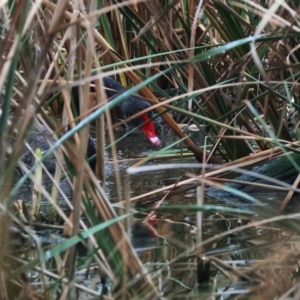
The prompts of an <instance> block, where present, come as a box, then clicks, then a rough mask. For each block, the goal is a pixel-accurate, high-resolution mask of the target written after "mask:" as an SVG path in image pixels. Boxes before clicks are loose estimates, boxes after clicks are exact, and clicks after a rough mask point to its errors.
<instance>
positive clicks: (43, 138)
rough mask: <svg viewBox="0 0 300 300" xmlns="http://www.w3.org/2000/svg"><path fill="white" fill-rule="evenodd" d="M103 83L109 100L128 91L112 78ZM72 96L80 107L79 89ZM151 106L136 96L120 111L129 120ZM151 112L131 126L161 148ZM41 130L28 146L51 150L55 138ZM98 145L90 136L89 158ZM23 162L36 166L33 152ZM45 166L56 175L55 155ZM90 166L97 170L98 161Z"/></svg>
mask: <svg viewBox="0 0 300 300" xmlns="http://www.w3.org/2000/svg"><path fill="white" fill-rule="evenodd" d="M103 83H104V87H105V92H106V95H107V98H108V99H109V100H112V99H114V98H115V97H117V96H118V95H119V94H121V93H123V92H125V91H127V89H126V88H125V87H124V86H122V85H121V84H120V83H119V82H117V81H115V80H114V79H112V78H110V77H104V78H103ZM72 96H73V100H74V102H75V105H76V106H79V92H78V88H77V87H75V88H73V89H72ZM150 106H151V105H150V104H149V103H148V102H147V101H145V100H143V99H141V98H140V97H139V96H138V95H136V94H134V95H131V96H129V97H128V98H126V99H124V100H123V101H122V102H121V104H120V105H119V109H120V111H121V113H122V116H121V117H124V118H128V117H131V116H133V115H134V114H136V113H138V112H140V111H142V110H144V109H147V108H149V107H150ZM150 118H151V112H148V113H144V114H142V115H141V116H138V117H137V118H135V119H133V120H132V121H131V122H130V124H131V125H133V126H141V130H142V131H143V132H144V134H145V135H146V137H147V138H148V140H149V141H150V142H151V143H152V144H153V145H155V146H159V145H160V143H161V141H160V139H159V138H158V137H157V134H156V131H155V125H154V121H153V120H151V119H150ZM40 128H41V130H40V131H38V130H37V129H35V128H33V129H32V130H31V131H30V133H29V136H28V140H27V142H28V144H29V145H30V146H31V148H32V149H33V150H34V149H36V148H40V150H41V151H47V150H48V149H49V143H48V142H49V141H50V142H51V143H53V142H54V138H53V136H52V133H50V132H49V131H48V130H47V129H46V128H45V127H44V126H42V125H40ZM96 151H97V150H96V143H95V141H94V139H93V138H92V137H91V136H89V138H88V145H87V158H90V157H91V156H93V155H95V154H96ZM22 160H23V162H24V163H25V164H27V165H28V166H32V165H33V164H34V156H33V155H32V154H31V152H30V151H29V150H28V149H27V148H26V149H25V151H24V153H23V158H22ZM44 165H45V166H46V168H47V169H48V170H49V172H51V173H54V171H55V168H56V158H55V156H54V155H52V156H50V157H49V158H48V159H47V160H46V161H45V162H44ZM90 166H91V168H92V169H93V170H95V168H96V161H95V160H92V161H90Z"/></svg>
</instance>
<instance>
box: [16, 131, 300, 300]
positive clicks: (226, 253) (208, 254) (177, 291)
mask: <svg viewBox="0 0 300 300" xmlns="http://www.w3.org/2000/svg"><path fill="white" fill-rule="evenodd" d="M116 138H117V137H116ZM176 139H177V138H176V137H175V136H174V135H173V134H171V133H169V132H166V133H165V134H164V138H163V139H162V147H164V146H167V145H170V144H171V143H173V142H174V141H175V140H176ZM199 140H200V142H199V143H201V137H200V139H199ZM176 147H177V148H178V149H180V146H176ZM155 151H157V149H154V148H153V146H152V145H151V144H149V143H148V142H147V141H146V139H145V138H144V136H143V134H142V133H141V132H135V133H133V134H131V135H129V136H128V137H126V138H125V139H123V140H122V141H120V142H119V143H118V145H117V161H118V164H117V167H116V166H115V165H114V164H113V157H112V155H111V151H109V150H108V151H107V152H106V159H107V166H106V194H107V195H108V198H109V199H110V201H111V202H112V203H118V202H119V201H120V200H123V199H124V198H122V199H119V198H118V192H117V191H118V189H120V190H121V197H124V184H125V181H126V180H127V181H129V182H130V197H131V198H133V197H136V196H140V195H142V194H144V193H147V192H150V191H153V190H156V189H158V188H161V187H163V186H166V185H169V184H171V183H176V182H177V180H178V179H180V178H182V176H185V175H186V171H187V170H186V169H180V168H176V169H172V170H166V169H162V170H159V171H151V172H145V173H139V174H137V175H130V176H129V175H128V174H127V173H126V170H127V169H128V168H130V167H132V165H134V164H135V163H136V162H137V161H138V159H141V158H144V157H146V156H148V155H149V154H151V153H154V152H155ZM133 159H134V160H133ZM135 159H137V160H135ZM171 162H172V163H175V162H176V163H195V159H194V158H193V157H191V158H184V159H183V158H177V159H176V160H174V159H173V160H172V161H165V160H153V161H151V162H148V163H147V164H146V166H151V165H158V164H160V165H161V164H165V163H171ZM116 171H117V172H116ZM188 172H189V173H193V174H198V173H199V172H200V170H199V169H197V168H195V169H189V170H188ZM116 173H119V176H120V182H121V186H120V187H118V186H117V184H116ZM176 189H177V188H175V191H176ZM28 190H29V189H28V187H24V190H23V191H22V192H21V193H20V197H21V198H23V199H27V198H26V197H28V198H30V193H29V195H28V192H26V191H28ZM167 192H168V191H165V192H162V193H158V194H154V195H150V196H147V197H145V198H143V199H142V200H143V201H138V202H133V203H132V208H134V209H136V210H137V211H139V210H140V209H141V208H145V207H146V208H147V207H148V208H151V207H154V205H156V204H157V203H158V201H160V200H162V198H163V197H165V196H167ZM173 192H174V191H173ZM208 194H210V195H212V194H213V195H215V197H212V196H208ZM208 194H205V198H204V203H205V204H207V205H212V206H215V205H218V206H219V207H221V208H219V209H218V210H217V211H216V210H208V211H206V212H205V213H204V214H203V229H202V241H207V240H208V239H210V241H209V242H207V243H204V245H203V246H202V247H201V252H200V253H201V255H200V256H201V257H203V256H204V257H205V258H209V261H210V263H209V272H208V276H207V278H205V279H204V281H203V282H202V283H201V284H199V272H197V268H198V270H199V264H197V257H198V256H197V255H196V253H197V249H199V245H197V242H196V241H197V237H196V233H197V227H196V212H195V211H191V210H188V209H179V208H177V209H172V210H166V211H155V212H154V215H153V216H152V217H151V218H150V219H147V216H148V214H146V213H141V212H140V213H139V214H137V215H136V216H135V217H134V218H132V219H131V222H130V223H131V228H130V235H131V241H132V244H133V246H134V248H135V250H136V252H137V253H138V255H139V257H140V259H141V260H142V262H143V263H144V265H145V267H146V268H147V270H148V271H149V272H150V273H151V274H152V276H153V278H154V280H155V281H157V286H158V287H159V291H160V293H161V294H162V295H164V296H167V298H168V299H183V298H184V299H188V298H190V299H196V298H198V299H206V298H207V297H209V296H212V295H214V296H216V297H219V299H227V298H228V297H230V296H232V295H233V294H239V295H241V294H244V293H247V292H248V291H249V289H250V288H251V286H253V285H254V286H255V285H257V284H260V283H257V282H256V281H255V280H254V279H253V280H251V279H248V280H246V281H245V280H243V278H242V277H241V276H238V275H236V274H235V273H234V272H233V271H232V270H238V271H242V270H245V269H250V268H251V267H252V266H253V265H254V264H255V263H256V262H257V261H259V260H261V259H263V258H264V257H266V256H267V255H269V252H268V251H269V250H264V249H263V248H259V247H258V245H262V244H271V243H273V242H274V241H278V239H280V238H283V235H282V231H281V230H279V229H278V228H275V227H268V226H267V227H264V226H248V228H245V229H244V230H243V231H237V230H235V229H238V228H240V227H241V226H246V227H247V225H249V224H251V223H252V222H255V221H257V220H259V219H263V218H266V217H274V216H277V215H279V213H278V208H279V207H280V204H281V202H282V200H283V198H282V195H279V194H278V193H261V194H257V195H255V197H256V198H257V199H258V200H259V201H260V202H261V203H260V204H259V205H258V204H255V203H250V202H247V201H245V200H241V199H238V198H236V197H230V196H226V197H224V194H222V193H221V194H218V193H215V194H214V193H208ZM298 203H299V201H295V200H294V201H293V202H292V204H291V205H290V206H289V211H292V212H293V211H299V204H298ZM195 204H196V188H195V187H192V188H190V189H189V190H186V191H184V192H180V193H177V194H176V193H175V194H173V195H172V196H168V197H166V198H165V199H164V200H163V201H162V202H161V204H160V206H161V207H168V206H170V205H185V206H187V205H195ZM222 208H227V209H230V208H237V209H241V210H244V211H247V210H251V211H253V213H252V214H251V215H248V216H246V215H243V214H242V213H228V212H227V213H225V212H224V209H222ZM117 211H118V208H117ZM230 230H233V231H230ZM227 232H228V234H227ZM197 266H198V267H197ZM225 270H226V272H225ZM231 271H232V272H231ZM233 273H234V274H235V275H234V276H233V275H232V274H233ZM200 277H201V276H200ZM233 278H234V279H233ZM201 288H203V289H204V290H205V291H204V290H203V289H202V290H201ZM199 289H200V291H201V293H202V294H201V295H202V296H199V294H198V293H199ZM225 291H226V292H225ZM228 299H229V298H228Z"/></svg>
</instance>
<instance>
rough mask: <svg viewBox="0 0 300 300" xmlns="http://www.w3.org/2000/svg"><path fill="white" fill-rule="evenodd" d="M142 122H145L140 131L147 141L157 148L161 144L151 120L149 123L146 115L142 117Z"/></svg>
mask: <svg viewBox="0 0 300 300" xmlns="http://www.w3.org/2000/svg"><path fill="white" fill-rule="evenodd" d="M142 118H143V121H144V122H147V121H148V122H147V123H146V124H144V125H143V126H142V127H141V129H142V131H143V132H144V134H145V135H146V137H147V138H148V140H149V141H150V142H151V143H152V144H153V145H155V146H159V145H160V144H161V141H160V139H159V138H158V137H157V134H156V131H155V126H154V122H153V120H151V121H149V119H150V118H149V117H148V116H147V115H146V114H143V115H142Z"/></svg>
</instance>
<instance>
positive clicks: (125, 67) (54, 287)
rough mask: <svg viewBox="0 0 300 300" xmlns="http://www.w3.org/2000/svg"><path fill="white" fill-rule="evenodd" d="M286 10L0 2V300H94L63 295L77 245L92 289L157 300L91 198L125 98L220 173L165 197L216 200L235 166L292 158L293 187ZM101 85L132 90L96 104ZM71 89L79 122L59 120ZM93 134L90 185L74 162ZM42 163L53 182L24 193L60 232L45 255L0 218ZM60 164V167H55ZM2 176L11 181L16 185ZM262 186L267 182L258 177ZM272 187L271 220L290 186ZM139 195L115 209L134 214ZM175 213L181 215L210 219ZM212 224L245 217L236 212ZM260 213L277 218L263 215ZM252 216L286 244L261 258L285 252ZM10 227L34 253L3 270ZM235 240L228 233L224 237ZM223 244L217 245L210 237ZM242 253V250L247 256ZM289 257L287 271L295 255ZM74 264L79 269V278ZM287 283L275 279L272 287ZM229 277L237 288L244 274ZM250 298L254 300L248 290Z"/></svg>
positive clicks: (11, 258) (70, 116)
mask: <svg viewBox="0 0 300 300" xmlns="http://www.w3.org/2000/svg"><path fill="white" fill-rule="evenodd" d="M298 6H299V4H298V3H297V1H296V2H295V1H286V2H282V3H281V2H274V3H273V2H272V3H271V2H265V1H260V2H253V1H244V2H235V1H226V2H222V1H211V2H202V1H200V2H198V1H156V2H155V1H127V2H119V1H98V2H96V1H76V0H74V1H65V0H59V1H47V0H43V1H29V0H26V1H17V0H15V1H14V0H12V1H6V2H1V3H0V30H1V43H0V70H1V73H0V91H1V118H0V141H1V148H0V149H1V150H0V164H1V166H2V167H1V168H0V180H1V203H0V208H1V227H0V228H1V233H2V234H1V256H0V268H1V272H0V276H1V281H0V282H1V288H0V292H1V299H13V298H15V299H17V298H18V297H19V298H20V297H23V299H25V298H26V297H27V298H28V299H33V298H41V299H52V298H55V295H56V296H57V295H59V298H60V299H64V298H67V297H71V298H72V297H73V298H74V297H75V296H74V295H75V294H76V291H77V290H84V291H85V292H86V293H90V294H92V295H95V294H97V293H96V292H95V289H93V288H90V289H89V288H86V287H84V286H83V285H80V284H78V282H76V274H77V272H78V271H80V270H82V269H83V267H82V266H81V265H79V264H78V261H77V259H76V258H77V253H76V245H77V244H78V243H79V242H82V243H83V244H84V245H85V247H86V248H87V249H88V253H89V257H90V258H91V259H92V261H93V262H96V266H97V268H98V270H99V272H100V274H101V275H100V277H102V278H108V279H109V281H110V282H111V283H112V289H111V295H112V297H113V298H121V297H122V298H128V299H133V298H136V299H155V298H159V297H160V293H161V292H162V289H160V285H159V280H157V279H156V276H157V274H154V275H153V274H149V272H148V270H147V269H146V268H145V266H144V265H143V264H142V263H141V261H140V259H139V257H138V256H137V255H136V253H135V251H134V249H133V247H132V245H131V242H130V239H129V237H128V236H127V233H126V231H125V229H124V226H123V224H124V220H125V219H126V218H130V217H131V216H132V215H133V213H131V212H130V210H127V212H126V213H125V214H123V215H122V214H120V215H117V213H116V212H115V210H114V207H113V206H112V204H111V202H110V199H108V198H107V196H106V195H105V191H104V187H105V163H104V162H105V157H104V156H105V152H104V148H105V143H104V130H105V125H104V121H105V120H106V122H107V124H108V125H107V127H108V128H109V130H108V134H109V138H110V142H111V145H110V147H111V149H112V153H113V156H115V157H116V148H115V147H116V146H115V143H114V136H113V131H112V128H113V125H112V123H111V122H112V121H111V118H110V115H109V113H108V110H110V109H113V108H114V106H116V105H117V104H118V103H120V102H121V101H122V100H123V99H124V98H125V97H126V96H128V95H129V94H130V93H135V92H137V91H139V92H140V94H141V95H142V96H144V97H145V98H147V100H148V101H149V102H150V103H151V104H152V105H153V109H155V111H156V112H157V115H160V116H161V117H162V118H163V120H164V121H165V123H166V124H167V126H170V127H171V128H172V130H173V131H174V132H175V134H177V135H178V136H179V137H180V139H181V140H183V141H184V143H185V144H186V146H187V148H188V150H189V151H191V152H192V153H193V154H194V155H195V156H196V158H197V159H198V160H199V161H201V162H202V161H203V163H205V161H207V162H211V163H217V164H220V165H221V163H222V162H227V163H226V164H224V166H220V167H219V168H217V169H216V170H215V171H212V169H210V170H208V171H206V168H207V165H205V164H203V171H202V176H200V177H199V176H198V177H195V176H193V175H189V176H190V177H192V178H191V179H187V180H186V182H180V183H178V184H177V185H178V186H180V185H184V184H185V183H187V182H188V181H189V180H190V181H193V182H195V181H197V182H201V183H202V184H204V183H205V184H209V185H213V186H215V187H217V188H221V189H226V186H225V187H224V186H223V185H222V184H219V183H217V181H216V180H214V179H215V178H212V176H214V177H215V176H221V175H224V174H225V175H226V176H227V175H228V171H237V167H239V168H244V167H251V166H252V165H254V164H259V163H261V162H264V161H267V160H269V159H270V158H271V157H275V156H278V155H280V154H282V153H286V154H291V153H294V154H293V155H288V162H287V163H286V165H287V169H288V170H289V171H290V170H292V173H293V174H297V172H298V173H299V170H298V169H299V166H298V164H299V162H298V142H297V138H298V135H299V132H298V122H299V114H298V109H299V92H298V83H297V82H298V77H299V74H300V73H299V70H298V68H299V62H298V59H299V55H300V53H299V49H298V48H299V47H298V42H299V41H298V40H299V24H298V23H299V22H298V16H297V11H298V9H299V7H298ZM95 71H96V72H95ZM115 75H117V78H118V80H119V81H121V82H122V84H123V85H124V86H128V87H132V88H130V89H129V90H128V92H127V93H126V94H124V95H120V96H119V97H117V98H116V99H114V100H113V101H110V102H107V99H106V95H105V92H104V89H103V83H102V80H101V79H102V78H103V76H115ZM91 82H94V83H95V85H96V91H97V93H96V94H92V93H91V92H90V84H91ZM74 86H78V87H79V91H80V92H79V95H80V97H79V98H80V111H79V112H75V110H74V109H73V108H74V103H73V100H74V99H72V94H71V92H70V91H71V88H72V87H74ZM174 89H176V90H177V94H176V95H175V96H174V97H172V96H170V95H169V93H168V90H174ZM170 112H172V114H169V113H170ZM76 113H77V114H76ZM180 122H181V123H187V124H189V123H193V124H195V125H196V126H197V127H198V128H199V130H201V131H202V132H203V133H204V134H205V136H206V141H207V144H212V145H213V147H212V150H211V151H210V153H208V152H207V151H206V149H204V150H202V149H200V148H199V145H196V144H195V143H194V142H193V140H192V139H191V138H190V137H189V135H188V134H187V133H186V132H184V131H182V129H181V127H179V126H178V124H177V123H180ZM41 124H42V128H46V129H47V131H48V133H49V135H50V136H51V139H50V142H51V145H50V146H49V150H48V151H46V152H45V153H44V154H43V156H42V159H41V160H40V161H39V162H37V163H36V164H35V165H34V166H32V167H31V166H25V165H24V164H23V163H22V159H21V156H22V153H23V151H24V147H25V146H24V143H25V142H26V141H27V139H28V135H29V132H30V130H31V128H32V127H33V126H35V127H36V128H40V127H41ZM94 125H96V126H95V131H96V133H95V135H96V138H97V150H98V151H97V171H96V174H94V173H93V172H92V170H91V169H90V167H89V165H88V163H87V162H86V160H85V155H86V141H87V137H88V133H89V132H90V127H91V126H94ZM48 140H49V139H48ZM53 141H54V142H53ZM178 143H179V142H178ZM33 150H35V149H33ZM53 153H55V157H56V158H57V162H58V163H57V167H56V172H55V175H54V178H53V177H52V176H50V175H49V174H48V177H50V180H51V181H53V183H54V184H53V185H54V188H53V190H52V191H51V192H50V191H48V190H47V189H45V188H44V187H43V186H41V185H40V184H37V185H36V186H39V187H40V191H39V192H41V193H42V195H43V196H44V198H45V199H47V201H49V203H50V204H51V205H52V207H53V209H54V211H55V214H57V215H59V216H60V217H61V218H62V219H63V220H64V222H66V224H67V225H68V226H69V227H68V233H69V234H70V235H71V238H70V239H68V240H65V241H63V242H62V243H60V244H59V245H57V246H56V247H53V248H52V249H48V250H45V249H43V247H42V246H41V245H40V241H39V238H38V237H37V235H36V234H35V233H34V232H33V231H32V230H31V229H30V227H28V226H24V224H23V223H22V221H20V220H19V219H18V218H16V217H15V216H14V215H13V214H12V212H11V210H10V205H11V202H12V201H13V200H16V199H15V198H16V197H17V195H18V193H19V189H20V188H21V187H22V186H23V185H24V184H26V183H27V182H31V181H32V182H36V181H37V179H36V178H35V177H34V176H33V174H34V171H35V169H36V168H37V167H38V166H39V165H41V164H42V163H43V161H45V160H46V159H47V158H49V157H51V155H52V154H53ZM203 157H204V158H203ZM65 158H67V160H68V162H70V164H66V163H65V161H66V159H65ZM16 170H18V172H19V174H21V177H20V176H19V177H18V180H17V182H16V180H15V178H16ZM44 172H46V171H44ZM61 174H63V175H61ZM264 175H267V176H269V177H272V170H270V171H269V172H268V174H264ZM61 178H65V179H66V180H67V181H68V182H69V183H70V184H71V185H72V191H73V192H72V197H71V198H72V199H71V200H72V201H70V199H69V198H70V197H69V196H68V195H65V192H64V191H63V190H62V189H61V188H60V185H59V181H60V180H61ZM116 178H117V180H116V182H117V187H116V189H117V191H118V197H119V201H120V203H121V204H122V203H124V201H123V200H124V188H123V187H122V185H121V182H122V180H121V179H120V177H119V174H118V173H116ZM98 179H99V180H100V181H99V180H98ZM279 179H284V176H281V177H279ZM219 180H220V179H219ZM283 186H284V187H285V188H286V189H288V190H289V191H290V193H289V194H288V195H287V197H286V201H285V202H284V205H283V207H282V209H284V208H285V207H286V205H287V203H288V201H289V199H290V198H291V196H292V194H291V193H292V192H291V191H296V190H297V184H294V186H287V185H284V184H283ZM168 188H170V187H168ZM159 191H161V190H159ZM159 191H155V192H159ZM236 193H237V194H239V195H238V196H241V193H239V192H236ZM57 194H58V195H60V197H62V198H64V199H65V201H66V202H67V203H68V205H69V207H70V209H71V210H72V218H69V217H68V216H67V215H66V213H65V211H64V210H62V209H61V208H60V206H59V205H58V204H57V202H56V198H57ZM144 196H145V195H140V196H138V197H137V198H132V199H127V200H128V201H131V202H134V201H135V200H137V199H138V198H142V197H144ZM242 196H243V195H242ZM245 197H246V196H245ZM127 198H130V197H127ZM250 198H251V196H249V199H250ZM127 208H128V205H127ZM157 209H159V208H157ZM162 209H178V207H176V208H174V207H173V208H172V207H168V206H165V207H163V208H162ZM181 209H182V210H183V209H190V210H191V211H193V212H195V211H198V210H204V211H219V210H222V209H224V208H222V207H219V206H203V207H202V206H196V207H194V206H189V207H188V206H187V207H182V208H181ZM224 211H226V209H225V210H224ZM226 212H228V213H236V214H242V213H243V212H244V213H246V214H249V211H246V210H245V211H243V210H238V211H237V210H234V209H229V211H226ZM274 213H276V214H277V212H275V210H274ZM262 216H263V217H265V218H266V220H264V221H261V222H266V223H268V222H271V221H279V220H280V223H278V224H277V226H278V227H279V228H281V229H282V228H284V230H288V231H289V232H290V235H289V237H288V238H286V240H285V241H284V242H283V241H282V240H281V244H280V245H279V244H276V245H275V246H274V245H273V248H272V250H270V251H273V255H275V254H274V253H275V251H274V249H276V247H279V248H280V247H283V246H285V245H286V244H287V242H288V241H290V238H291V237H292V236H293V235H298V230H299V228H298V225H297V224H295V223H293V222H288V221H286V222H284V221H285V217H284V216H279V217H278V218H277V219H276V218H275V219H270V220H267V217H266V216H267V214H264V213H262V214H261V217H262ZM293 217H295V216H293ZM287 218H289V217H287ZM290 218H291V217H290ZM13 225H17V226H18V227H19V228H22V230H23V231H24V232H25V233H26V234H27V235H29V236H30V237H32V239H33V240H34V241H35V244H36V249H37V250H36V251H32V250H30V251H28V253H27V257H26V259H23V258H21V257H17V256H16V255H15V253H16V252H15V251H16V249H13V247H11V241H12V240H11V236H12V234H11V227H12V226H13ZM248 227H251V225H249V226H248ZM248 227H247V226H245V228H244V229H246V228H248ZM82 229H83V230H82ZM241 231H242V228H239V229H237V230H236V232H241ZM228 234H229V232H228V233H227V232H225V233H224V236H226V235H228ZM212 239H213V238H212ZM205 243H208V241H200V242H199V244H198V245H197V247H196V249H195V252H194V255H196V256H199V255H200V254H201V251H202V250H201V249H203V248H202V244H205ZM252 246H253V245H252ZM249 248H250V250H249V251H251V250H253V249H254V246H253V248H251V247H250V246H249ZM286 251H287V250H286V248H284V250H283V251H282V253H280V259H281V260H282V261H283V262H284V263H285V262H286V261H287V259H288V255H287V252H286ZM32 253H34V255H33V254H32ZM182 255H183V254H181V255H179V257H178V259H179V258H180V257H181V256H182ZM293 257H295V258H296V255H295V253H293ZM176 259H177V258H175V259H174V261H176ZM214 259H215V258H214V257H213V258H211V261H212V262H213V263H214V264H215V266H217V267H216V269H217V270H220V269H222V268H221V267H220V265H218V263H217V262H216V260H214ZM53 261H55V264H54V265H55V267H56V269H55V271H53V270H51V271H50V270H48V268H49V262H53ZM267 263H268V262H267V261H264V262H263V263H261V264H260V265H258V266H253V268H252V269H251V271H252V272H253V273H252V274H255V275H257V273H256V272H257V268H259V267H261V266H264V264H267ZM88 265H89V262H88V261H86V262H85V264H84V267H88ZM34 270H35V271H37V272H38V276H39V279H40V283H39V285H38V288H35V287H33V285H31V284H30V280H28V276H27V275H26V274H28V273H30V272H33V271H34ZM290 272H291V271H290V269H289V270H288V271H287V273H285V275H286V274H290ZM224 273H226V272H224ZM229 273H230V272H229ZM227 274H228V272H227ZM228 276H229V275H228ZM239 276H240V277H241V278H243V276H245V277H244V278H246V275H245V274H244V275H243V274H242V275H241V274H239ZM268 276H269V274H268V273H267V272H266V273H265V274H263V275H261V274H260V275H259V276H258V277H256V276H253V278H254V277H255V280H258V281H261V282H264V283H265V284H266V282H267V280H266V279H267V277H268ZM286 276H287V275H286ZM229 277H230V276H229ZM251 278H252V277H251ZM253 278H252V279H253ZM257 278H258V279H257ZM274 278H275V277H274ZM50 279H51V280H50ZM248 279H249V278H248ZM249 280H250V279H249ZM49 282H50V283H49ZM269 286H270V290H271V291H270V295H272V297H276V296H277V297H279V296H281V297H283V296H284V295H290V294H293V295H296V294H297V292H298V285H293V282H292V281H288V280H286V281H285V282H284V284H282V286H280V288H278V289H277V290H276V289H274V288H273V287H274V286H272V284H271V283H270V285H269ZM285 293H286V294H285ZM289 293H290V294H289ZM171 295H172V293H171ZM254 295H255V296H257V295H259V296H262V295H264V294H263V292H262V291H261V290H260V289H259V288H258V289H257V291H255V292H254ZM194 296H195V294H192V295H191V297H194ZM172 297H175V295H172ZM195 297H196V296H195Z"/></svg>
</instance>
